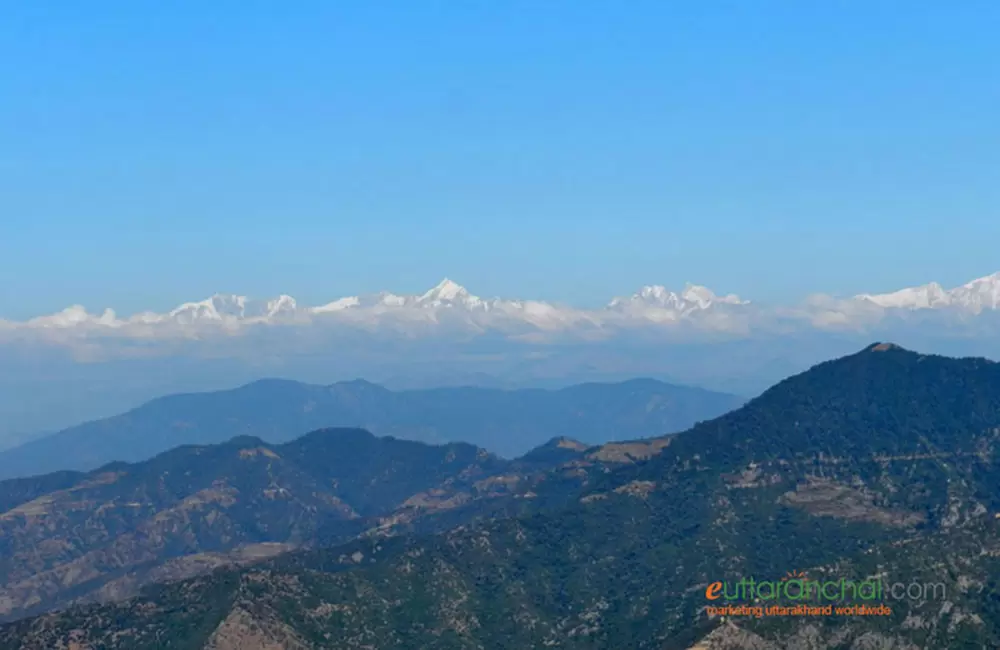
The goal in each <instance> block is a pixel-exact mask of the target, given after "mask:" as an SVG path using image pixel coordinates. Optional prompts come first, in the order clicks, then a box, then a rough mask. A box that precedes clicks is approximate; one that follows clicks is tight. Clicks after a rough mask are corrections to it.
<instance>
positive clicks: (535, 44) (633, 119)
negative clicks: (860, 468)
mask: <svg viewBox="0 0 1000 650" xmlns="http://www.w3.org/2000/svg"><path fill="white" fill-rule="evenodd" d="M998 21H1000V4H997V3H995V2H992V1H989V2H987V1H981V2H975V1H968V2H962V3H942V2H917V1H913V0H911V1H907V2H902V1H898V2H889V1H883V2H868V3H862V2H832V1H831V2H824V3H813V2H793V1H791V0H789V1H787V2H773V1H761V2H752V3H751V2H658V1H656V2H654V1H648V2H645V1H640V0H634V1H632V2H627V3H625V2H603V1H602V2H596V1H580V0H576V1H572V2H571V1H553V2H544V3H543V2H517V1H508V2H503V3H499V2H484V1H471V0H470V1H468V2H454V1H453V2H430V1H427V2H412V3H399V2H339V3H334V2H320V1H307V0H301V1H299V2H295V3H280V4H278V3H273V2H249V1H246V0H244V1H241V2H235V1H228V0H214V1H213V2H194V1H191V2H173V3H153V2H124V1H122V2H113V1H111V0H108V1H106V2H101V3H56V2H34V3H14V4H11V5H9V6H7V7H5V10H4V18H3V20H2V21H0V143H2V144H0V317H7V318H23V317H27V316H32V315H37V314H39V313H44V312H51V311H54V310H56V309H60V308H62V307H64V306H66V305H68V304H71V303H76V302H81V303H83V304H85V305H86V306H88V307H89V308H91V310H95V311H96V310H97V309H99V308H102V307H104V306H112V307H115V308H117V309H118V310H119V311H120V312H122V313H130V312H132V311H137V310H141V309H146V308H152V309H164V308H167V307H170V306H172V305H174V304H175V303H177V302H180V301H182V300H188V299H196V298H200V297H204V296H205V295H208V294H210V293H212V292H215V291H224V292H228V291H232V292H238V293H245V294H249V295H252V296H267V295H271V294H276V293H280V292H287V293H291V294H293V295H295V296H296V297H298V298H299V299H300V300H302V301H304V302H307V303H320V302H325V301H326V300H329V299H331V298H335V297H338V296H340V295H345V294H350V293H356V292H367V291H376V290H380V289H391V290H394V291H398V292H416V291H420V290H423V289H425V288H427V287H428V286H431V285H433V284H434V283H436V282H437V281H438V280H439V279H440V278H441V277H442V276H445V275H447V276H449V277H452V278H453V279H455V280H457V281H459V282H462V283H463V284H465V285H466V286H468V287H469V288H470V289H471V290H473V291H474V292H476V293H479V294H481V295H502V296H518V297H534V298H542V299H550V300H560V301H565V302H570V303H578V304H581V305H594V304H599V303H600V302H603V301H604V300H606V299H607V298H609V297H611V296H612V295H616V294H623V293H629V292H631V291H633V290H635V289H636V288H638V287H639V286H640V285H642V284H647V283H660V284H667V285H669V286H682V285H683V283H684V282H685V281H694V282H699V283H702V284H707V285H708V286H711V287H713V288H715V289H716V290H718V291H724V292H730V291H732V292H737V293H740V294H743V295H745V296H747V297H750V298H755V299H760V300H792V299H795V298H797V297H801V296H803V295H805V294H806V293H809V292H813V291H824V292H832V293H841V294H850V293H855V292H859V291H868V290H871V291H878V290H889V289H894V288H898V287H900V286H904V285H909V284H916V283H922V282H926V281H930V280H935V279H936V280H939V281H941V282H943V283H944V284H946V285H952V284H958V283H961V282H964V281H966V280H969V279H972V278H973V277H977V276H980V275H985V274H987V273H991V272H993V271H996V270H1000V254H998V252H997V251H998V247H997V242H998V241H1000V182H998V179H1000V121H998V120H997V115H998V114H1000V112H998V110H1000V74H998V73H1000V70H998V67H1000V64H998V61H1000V40H998V39H996V37H995V36H996V35H995V27H996V25H997V24H998Z"/></svg>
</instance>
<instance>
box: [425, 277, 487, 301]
mask: <svg viewBox="0 0 1000 650" xmlns="http://www.w3.org/2000/svg"><path fill="white" fill-rule="evenodd" d="M415 302H416V304H418V305H421V306H425V307H441V306H444V305H460V306H464V307H479V306H481V305H482V304H483V301H482V299H480V298H479V296H474V295H472V294H470V293H469V291H468V290H467V289H466V288H465V287H463V286H462V285H460V284H458V283H457V282H452V281H451V280H449V279H448V278H445V279H443V280H441V282H439V283H438V284H437V285H436V286H434V288H432V289H430V290H429V291H427V292H425V293H424V294H422V295H421V296H420V297H419V298H417V299H416V301H415Z"/></svg>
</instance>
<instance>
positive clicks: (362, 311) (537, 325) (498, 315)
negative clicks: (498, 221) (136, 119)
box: [0, 272, 1000, 336]
mask: <svg viewBox="0 0 1000 650" xmlns="http://www.w3.org/2000/svg"><path fill="white" fill-rule="evenodd" d="M929 311H935V312H941V313H945V314H950V315H951V316H953V317H955V318H957V319H959V320H968V319H969V318H970V317H974V316H977V315H981V314H983V313H984V312H1000V272H998V273H994V274H992V275H988V276H985V277H982V278H979V279H976V280H973V281H971V282H968V283H966V284H963V285H961V286H959V287H955V288H953V289H945V288H944V287H942V286H941V285H940V284H937V283H930V284H926V285H923V286H918V287H912V288H907V289H902V290H899V291H895V292H892V293H884V294H862V295H857V296H853V297H850V298H836V297H831V296H826V295H814V296H810V297H809V298H807V299H806V300H804V301H803V302H801V303H800V304H797V305H792V306H776V305H762V304H757V303H754V302H752V301H749V300H744V299H742V298H740V297H739V296H735V295H731V294H730V295H722V296H720V295H717V294H715V293H714V292H713V291H711V290H710V289H708V288H707V287H703V286H698V285H692V284H689V285H687V286H686V288H685V289H684V290H682V291H670V290H668V289H666V288H665V287H663V286H658V285H653V286H646V287H643V288H642V289H640V290H639V291H638V292H636V293H635V294H633V295H631V296H627V297H619V298H615V299H613V300H611V301H610V302H609V303H608V304H607V305H606V306H605V307H604V308H602V309H590V310H588V309H577V308H574V307H570V306H566V305H560V304H554V303H550V302H542V301H536V300H513V299H501V298H489V299H484V298H480V297H478V296H475V295H473V294H471V293H470V292H469V291H468V290H466V289H465V288H464V287H462V286H461V285H459V284H456V283H455V282H452V281H451V280H448V279H445V280H443V281H442V282H441V283H439V284H438V285H437V286H435V287H434V288H432V289H430V290H429V291H427V292H426V293H423V294H420V295H397V294H393V293H388V292H382V293H379V294H375V295H370V296H350V297H345V298H339V299H337V300H334V301H332V302H329V303H327V304H323V305H318V306H303V305H300V304H299V303H298V302H297V301H296V300H295V299H294V298H292V297H291V296H288V295H281V296H278V297H277V298H273V299H270V300H250V299H248V298H246V297H245V296H238V295H222V294H216V295H214V296H212V297H210V298H207V299H205V300H202V301H200V302H189V303H184V304H182V305H180V306H178V307H176V308H175V309H172V310H170V311H169V312H166V313H154V312H142V313H138V314H134V315H132V316H128V317H120V316H119V315H117V314H116V313H115V312H114V311H113V310H111V309H106V310H104V311H103V312H102V313H98V314H93V313H89V312H88V311H87V310H86V309H85V308H84V307H83V306H80V305H74V306H72V307H68V308H66V309H65V310H63V311H61V312H58V313H56V314H52V315H48V316H40V317H37V318H32V319H30V320H26V321H4V320H0V332H7V333H13V332H21V333H25V332H26V331H30V330H34V331H38V330H61V331H63V332H64V333H65V332H66V331H67V330H75V331H79V332H80V333H85V332H92V333H93V332H99V333H103V334H112V333H119V334H122V335H125V336H129V335H134V336H155V335H156V333H163V334H169V333H170V332H173V333H182V332H183V331H184V330H187V329H191V328H203V327H215V328H220V329H221V330H232V329H239V328H241V327H246V326H251V325H262V324H263V325H277V324H300V325H304V324H321V323H330V324H336V323H343V324H353V325H355V326H360V327H365V328H372V327H377V326H379V325H380V324H386V323H391V324H393V326H394V327H404V328H405V326H406V324H407V323H410V324H414V325H421V324H422V325H423V326H424V327H426V326H428V325H431V326H433V325H434V324H453V325H462V326H466V327H468V328H472V329H474V330H483V331H485V330H490V329H496V330H500V331H503V330H505V329H513V330H517V331H523V330H525V329H528V330H532V329H533V330H539V331H567V330H574V329H583V330H601V329H608V328H612V329H613V328H615V327H616V326H617V327H628V326H640V325H661V326H664V327H669V326H672V325H690V326H692V327H694V328H697V329H705V330H713V331H721V332H734V333H740V332H746V331H748V330H749V329H753V328H755V327H758V328H764V327H778V328H780V327H782V326H788V325H789V324H795V323H808V324H809V325H811V326H813V327H816V328H820V329H835V330H836V329H847V330H857V329H859V328H862V329H863V328H865V327H868V326H872V325H875V324H878V323H879V322H880V321H882V320H883V319H885V318H892V317H904V318H905V317H906V315H907V314H913V313H921V312H924V313H926V312H929Z"/></svg>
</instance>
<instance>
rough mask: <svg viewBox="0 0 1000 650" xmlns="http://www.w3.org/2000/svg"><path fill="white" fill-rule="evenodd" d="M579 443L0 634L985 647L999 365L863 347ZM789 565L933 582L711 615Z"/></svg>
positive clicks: (995, 595)
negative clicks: (513, 476) (499, 490)
mask: <svg viewBox="0 0 1000 650" xmlns="http://www.w3.org/2000/svg"><path fill="white" fill-rule="evenodd" d="M568 446H572V443H569V442H560V441H553V442H552V443H551V444H550V445H548V448H547V449H542V450H538V451H537V452H535V453H533V454H531V455H530V456H529V458H528V459H527V460H529V461H530V457H535V458H537V459H538V460H539V462H540V461H541V459H544V458H551V456H552V455H555V456H559V454H560V453H561V452H560V450H561V449H566V448H567V447H568ZM579 453H580V456H576V457H573V458H570V459H568V460H567V459H565V458H560V459H559V461H558V462H561V463H562V464H561V465H560V466H559V467H558V468H557V469H555V470H553V469H549V470H547V471H546V472H544V473H543V475H544V476H545V478H544V479H542V480H536V481H535V482H534V483H533V485H532V488H531V494H532V498H530V499H526V498H523V497H524V496H526V493H521V495H520V496H521V497H522V498H521V499H519V501H521V502H523V503H527V504H529V505H527V506H526V507H521V508H519V509H517V508H510V509H508V510H507V511H506V512H505V514H507V515H509V516H506V517H502V518H491V519H483V520H479V521H476V522H473V523H472V524H471V525H464V526H459V527H456V528H453V529H451V530H447V531H445V532H443V533H440V534H435V535H430V536H420V535H413V534H407V535H401V536H395V537H390V538H385V537H379V538H377V539H371V538H367V537H362V538H358V539H355V540H354V541H352V542H349V543H347V544H345V545H342V546H336V547H332V548H327V549H316V550H305V551H298V552H292V553H289V554H286V555H282V556H279V557H276V558H274V559H271V560H267V561H264V562H263V563H261V564H257V565H254V566H252V567H246V568H229V569H225V570H221V571H218V572H216V573H213V574H212V575H207V576H203V577H200V578H196V579H193V580H189V581H184V582H179V583H176V584H171V585H167V586H161V587H156V588H153V589H150V590H149V591H147V592H146V593H145V594H144V595H143V596H141V597H140V598H139V599H137V600H135V601H131V602H129V603H126V604H121V605H100V606H91V607H84V608H75V609H72V610H69V611H66V612H62V613H58V614H53V615H48V616H45V617H41V618H37V619H30V620H24V621H20V622H17V623H14V624H12V625H9V626H6V627H4V628H2V629H0V648H7V647H9V648H49V647H57V646H59V645H60V644H63V645H66V644H67V643H69V642H70V641H71V642H73V643H76V644H77V645H76V647H79V648H126V647H127V648H140V647H167V646H168V645H169V647H172V648H234V647H255V648H257V647H284V648H328V647H337V648H371V647H377V648H380V649H388V648H399V649H404V648H416V647H428V648H430V647H433V648H454V649H465V648H511V647H516V648H534V647H563V648H580V649H583V648H586V649H594V648H640V649H644V648H649V649H652V648H656V649H664V648H665V649H668V650H670V649H687V648H691V647H699V648H731V649H740V648H765V649H776V650H777V649H791V648H815V649H817V650H823V649H832V648H852V649H861V648H946V647H947V648H992V647H998V646H1000V586H998V584H997V582H996V579H995V576H996V575H997V572H998V570H1000V563H998V562H1000V560H998V557H1000V519H998V518H997V515H998V514H1000V366H998V365H997V364H993V363H990V362H987V361H985V360H978V359H947V358H942V357H933V356H924V355H919V354H915V353H912V352H908V351H906V350H902V349H899V348H895V347H891V346H885V345H879V346H872V347H869V348H866V349H865V350H863V351H862V352H860V353H858V354H856V355H852V356H850V357H846V358H843V359H839V360H836V361H833V362H829V363H826V364H822V365H820V366H817V367H815V368H813V369H812V370H810V371H808V372H806V373H804V374H802V375H799V376H796V377H793V378H791V379H788V380H786V381H784V382H782V383H781V384H778V385H777V386H775V387H774V388H772V389H771V390H769V391H767V392H766V393H765V394H764V395H762V396H761V397H759V398H757V399H755V400H752V401H751V402H749V403H748V404H747V405H746V406H744V407H742V408H741V409H739V410H737V411H735V412H733V413H730V414H728V415H726V416H723V417H720V418H718V419H716V420H713V421H711V422H706V423H703V424H700V425H698V426H696V427H694V428H692V429H691V430H689V431H686V432H684V433H681V434H679V435H677V436H672V437H670V438H667V439H663V440H659V441H648V442H645V443H631V444H628V445H609V446H607V447H604V448H600V449H588V450H581V451H580V452H579ZM598 457H600V458H601V459H604V460H602V461H600V462H596V461H597V460H598ZM614 458H623V459H626V460H630V461H636V462H629V463H628V464H622V465H618V466H616V465H611V464H608V459H614ZM584 459H588V462H586V463H585V462H582V461H583V460H584ZM571 475H575V476H576V477H578V480H576V481H575V482H573V481H570V480H568V477H569V476H571ZM46 480H50V481H54V482H56V483H58V481H60V480H63V479H59V478H50V479H46ZM511 501H512V502H513V501H515V499H513V498H512V499H511ZM792 571H796V572H804V573H805V574H806V575H807V576H808V577H809V579H812V580H841V579H845V580H863V579H866V578H871V577H873V576H875V577H878V578H879V579H880V580H882V581H884V582H885V583H890V584H891V583H896V582H902V583H905V584H910V583H914V582H916V583H920V584H938V583H940V584H941V585H942V590H943V591H942V590H936V591H934V592H932V593H925V594H924V595H923V596H921V597H920V598H913V599H905V598H904V599H899V600H896V599H893V600H889V599H888V598H889V597H888V596H885V597H884V598H883V600H881V601H879V603H880V604H885V605H886V606H887V607H888V608H889V610H890V613H889V614H887V615H885V616H848V617H838V616H816V617H808V616H806V617H766V616H765V617H756V616H749V617H740V616H733V617H731V618H730V619H729V620H728V621H726V622H722V621H721V620H720V619H719V618H718V617H717V616H714V615H713V614H712V613H710V612H709V611H707V610H706V605H710V604H718V603H717V602H715V601H708V600H707V599H706V586H707V585H709V584H710V583H712V582H714V581H730V582H735V581H738V580H740V579H741V578H750V577H753V578H755V579H756V580H774V581H777V580H780V579H781V578H782V577H785V576H786V575H787V574H788V573H789V572H792ZM847 602H848V603H850V602H851V601H850V599H848V600H847ZM734 604H737V605H738V604H741V603H739V602H735V603H734ZM743 604H747V603H743ZM749 604H753V603H749ZM783 604H785V605H788V604H789V603H787V602H786V603H783ZM840 604H843V603H840ZM869 604H871V603H869ZM696 644H697V646H696Z"/></svg>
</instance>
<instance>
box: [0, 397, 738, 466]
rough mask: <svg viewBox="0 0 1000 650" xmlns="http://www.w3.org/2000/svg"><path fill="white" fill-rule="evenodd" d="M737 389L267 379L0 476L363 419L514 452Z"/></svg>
mask: <svg viewBox="0 0 1000 650" xmlns="http://www.w3.org/2000/svg"><path fill="white" fill-rule="evenodd" d="M742 401H743V400H742V399H741V398H738V397H736V396H733V395H728V394H724V393H716V392H712V391H708V390H702V389H698V388H690V387H685V386H675V385H672V384H666V383H663V382H659V381H654V380H651V379H635V380H630V381H625V382H620V383H609V384H599V383H590V384H579V385H576V386H571V387H568V388H563V389H559V390H542V389H521V390H501V389H490V388H439V389H429V390H407V391H391V390H388V389H386V388H383V387H382V386H379V385H376V384H372V383H370V382H366V381H362V380H357V381H349V382H340V383H336V384H332V385H330V386H319V385H312V384H304V383H299V382H294V381H286V380H276V379H269V380H262V381H257V382H253V383H251V384H247V385H245V386H242V387H240V388H236V389H232V390H225V391H216V392H207V393H191V394H183V395H171V396H168V397H163V398H159V399H155V400H153V401H151V402H149V403H147V404H145V405H143V406H140V407H138V408H136V409H133V410H131V411H129V412H127V413H123V414H121V415H118V416H114V417H111V418H107V419H104V420H97V421H94V422H88V423H86V424H81V425H78V426H74V427H70V428H68V429H65V430H63V431H60V432H58V433H55V434H53V435H49V436H46V437H43V438H40V439H37V440H32V441H30V442H28V443H26V444H24V445H22V446H20V447H15V448H13V449H9V450H7V451H3V452H0V478H10V477H15V476H29V475H34V474H44V473H48V472H55V471H60V470H90V469H93V468H96V467H99V466H100V465H103V464H105V463H108V462H111V461H127V462H136V461H141V460H145V459H147V458H150V457H151V456H153V455H154V454H157V453H160V452H163V451H166V450H168V449H170V448H172V447H176V446H178V445H185V444H210V443H218V442H223V441H225V440H228V439H229V438H232V437H234V436H242V435H249V436H257V437H260V438H262V439H264V440H267V441H268V442H273V443H280V442H284V441H287V440H291V439H293V438H295V437H296V436H299V435H302V434H303V433H304V432H307V431H312V430H315V429H320V428H325V427H363V428H365V429H368V430H370V431H372V432H374V433H376V434H378V435H392V436H396V437H399V438H406V439H412V440H421V441H425V442H430V443H444V442H454V441H465V442H469V443H471V444H474V445H477V446H480V447H483V448H486V449H488V450H490V451H491V452H494V453H497V454H500V455H501V456H504V457H507V458H512V457H515V456H518V455H521V454H523V453H525V452H527V451H528V450H529V449H531V448H533V447H535V446H537V445H539V444H541V443H543V442H544V441H546V440H548V439H550V438H553V437H557V436H570V437H573V438H576V439H579V440H582V441H584V442H586V443H590V444H597V443H601V442H605V441H608V440H614V439H618V440H623V439H633V438H640V437H649V436H657V435H664V434H668V433H674V432H677V431H680V430H683V429H685V428H687V427H690V426H691V425H693V424H694V423H695V422H698V421H700V420H707V419H710V418H713V417H715V416H717V415H720V414H722V413H725V412H726V411H728V410H730V409H732V408H735V407H737V406H739V405H740V404H741V403H742Z"/></svg>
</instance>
